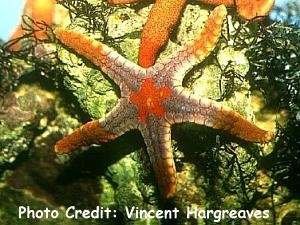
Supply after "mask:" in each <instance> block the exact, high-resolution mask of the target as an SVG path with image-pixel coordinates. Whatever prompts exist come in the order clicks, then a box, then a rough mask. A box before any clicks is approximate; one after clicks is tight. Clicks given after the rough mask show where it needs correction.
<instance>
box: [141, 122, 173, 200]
mask: <svg viewBox="0 0 300 225" xmlns="http://www.w3.org/2000/svg"><path fill="white" fill-rule="evenodd" d="M140 131H141V133H142V135H143V138H144V141H145V144H146V146H147V152H148V155H149V157H150V161H151V164H152V166H153V170H154V173H155V176H156V179H157V181H158V187H159V190H160V192H161V195H162V197H164V198H171V197H173V196H174V195H175V193H176V169H175V164H174V160H173V152H172V148H171V128H170V124H168V123H166V122H165V121H163V120H162V119H157V118H154V117H151V118H150V119H149V120H148V121H147V123H144V124H142V125H141V127H140Z"/></svg>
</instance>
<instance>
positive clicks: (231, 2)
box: [198, 0, 275, 20]
mask: <svg viewBox="0 0 300 225" xmlns="http://www.w3.org/2000/svg"><path fill="white" fill-rule="evenodd" d="M198 1H199V2H202V3H205V4H210V5H220V4H224V5H226V6H228V7H233V6H235V7H236V9H237V12H238V14H239V15H240V16H241V17H243V18H244V19H246V20H251V19H254V18H256V17H261V16H266V15H267V14H268V13H269V12H270V10H271V9H272V7H273V5H274V2H275V0H198Z"/></svg>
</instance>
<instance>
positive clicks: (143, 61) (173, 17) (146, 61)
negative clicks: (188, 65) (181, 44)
mask: <svg viewBox="0 0 300 225" xmlns="http://www.w3.org/2000/svg"><path fill="white" fill-rule="evenodd" d="M185 2H186V0H168V1H165V0H156V1H155V4H154V5H153V6H152V8H151V11H150V14H149V17H148V19H147V22H146V24H145V26H144V28H143V31H142V35H141V44H140V49H139V56H138V64H139V65H140V66H142V67H144V68H148V67H150V66H152V65H153V64H154V62H155V59H156V56H157V53H158V52H159V50H160V49H161V47H162V46H163V45H164V44H165V43H166V41H167V40H168V38H169V34H170V32H171V31H172V29H173V27H174V26H175V24H176V22H177V21H178V18H179V16H180V13H181V10H182V8H183V6H184V4H185Z"/></svg>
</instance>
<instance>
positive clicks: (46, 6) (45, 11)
mask: <svg viewBox="0 0 300 225" xmlns="http://www.w3.org/2000/svg"><path fill="white" fill-rule="evenodd" d="M55 4H56V1H55V0H35V2H34V4H32V6H31V8H32V12H31V17H32V19H33V20H35V21H37V22H45V23H46V24H47V25H49V26H50V25H52V24H53V17H54V9H55ZM35 36H36V37H37V38H38V39H47V35H46V34H45V32H44V31H38V32H36V33H35Z"/></svg>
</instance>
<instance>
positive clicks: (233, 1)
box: [108, 0, 274, 68]
mask: <svg viewBox="0 0 300 225" xmlns="http://www.w3.org/2000/svg"><path fill="white" fill-rule="evenodd" d="M138 1H141V0H108V2H109V3H112V4H124V3H133V2H138ZM198 1H199V2H202V3H206V4H211V5H221V4H224V5H226V6H228V7H233V6H235V7H236V8H237V12H238V13H239V15H240V16H241V17H243V18H244V19H247V20H250V19H254V18H256V17H261V16H265V15H267V14H268V13H269V11H270V10H271V8H272V7H273V4H274V0H198ZM185 3H186V0H156V1H155V3H154V5H153V7H152V9H151V11H150V14H149V17H148V20H147V22H146V24H145V26H144V28H143V31H142V35H141V44H140V50H139V57H138V64H139V65H140V66H142V67H144V68H148V67H150V66H152V65H153V64H154V62H155V59H156V56H157V54H158V52H159V50H160V49H161V47H162V46H164V44H165V43H166V41H167V40H168V38H169V33H170V32H171V30H172V29H173V27H174V26H175V24H176V22H177V21H178V18H179V15H180V13H181V10H182V8H183V6H184V5H185Z"/></svg>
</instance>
